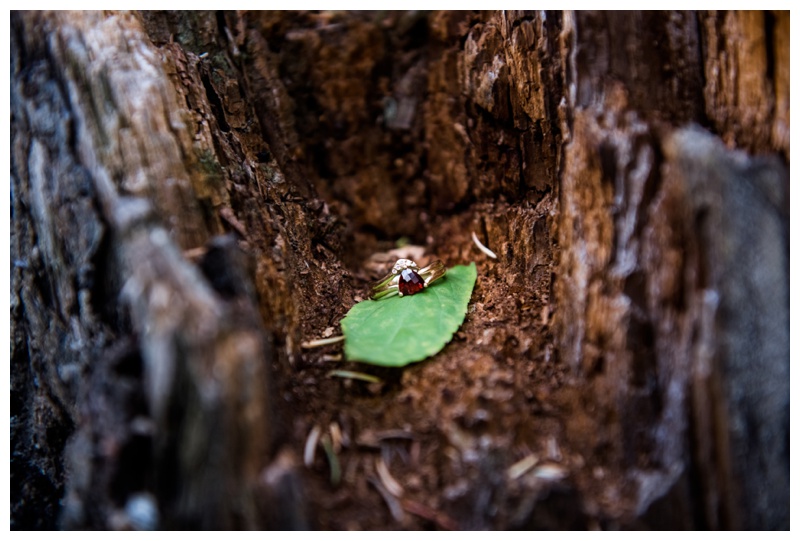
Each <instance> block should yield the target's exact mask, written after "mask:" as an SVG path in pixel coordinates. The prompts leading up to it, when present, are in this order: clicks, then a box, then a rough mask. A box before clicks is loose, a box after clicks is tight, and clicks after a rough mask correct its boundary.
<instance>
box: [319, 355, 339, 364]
mask: <svg viewBox="0 0 800 541" xmlns="http://www.w3.org/2000/svg"><path fill="white" fill-rule="evenodd" d="M320 360H321V361H323V362H339V361H341V360H342V354H341V353H337V354H336V355H329V354H327V353H326V354H325V355H323V356H322V357H320Z"/></svg>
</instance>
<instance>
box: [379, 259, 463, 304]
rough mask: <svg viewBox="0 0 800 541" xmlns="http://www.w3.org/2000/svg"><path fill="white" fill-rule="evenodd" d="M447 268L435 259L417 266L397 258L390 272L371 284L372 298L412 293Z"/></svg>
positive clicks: (442, 274)
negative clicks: (426, 264) (428, 263)
mask: <svg viewBox="0 0 800 541" xmlns="http://www.w3.org/2000/svg"><path fill="white" fill-rule="evenodd" d="M446 272H447V269H445V268H444V263H442V261H441V260H439V259H437V260H436V261H434V262H433V263H431V264H430V265H428V266H427V267H423V268H421V269H420V268H419V266H418V265H417V264H416V263H414V262H413V261H411V260H410V259H398V260H397V263H395V264H394V267H392V272H390V273H389V274H387V275H386V276H384V277H383V278H381V279H380V280H378V282H377V283H375V285H374V286H372V297H371V298H372V299H373V300H376V301H377V300H380V299H385V298H387V297H391V296H393V295H400V296H401V297H403V296H405V295H414V294H415V293H419V292H420V291H422V290H423V289H424V288H426V287H428V286H429V285H431V284H432V283H433V282H435V281H436V280H438V279H439V278H441V277H442V276H444V274H445V273H446Z"/></svg>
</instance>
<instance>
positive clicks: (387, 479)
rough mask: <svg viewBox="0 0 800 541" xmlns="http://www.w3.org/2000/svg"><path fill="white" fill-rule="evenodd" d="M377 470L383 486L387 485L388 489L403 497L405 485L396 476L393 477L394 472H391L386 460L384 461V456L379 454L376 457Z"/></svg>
mask: <svg viewBox="0 0 800 541" xmlns="http://www.w3.org/2000/svg"><path fill="white" fill-rule="evenodd" d="M375 471H377V472H378V477H380V479H381V482H382V483H383V486H385V487H386V490H388V491H389V492H391V493H392V495H393V496H396V497H398V498H402V497H403V492H404V490H403V487H402V486H401V485H400V483H398V482H397V480H396V479H395V478H394V477H392V474H391V473H390V472H389V468H388V467H387V466H386V462H384V461H383V457H380V456H379V457H377V458H376V459H375Z"/></svg>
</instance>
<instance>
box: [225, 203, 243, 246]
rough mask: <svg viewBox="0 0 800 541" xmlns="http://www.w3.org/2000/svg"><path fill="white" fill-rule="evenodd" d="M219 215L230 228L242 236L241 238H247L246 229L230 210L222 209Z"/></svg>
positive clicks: (228, 208) (227, 208)
mask: <svg viewBox="0 0 800 541" xmlns="http://www.w3.org/2000/svg"><path fill="white" fill-rule="evenodd" d="M219 215H220V216H222V217H223V218H224V219H225V221H226V222H228V223H229V224H230V225H231V227H233V228H234V229H235V230H236V231H237V232H238V233H239V234H240V235H241V236H242V238H245V239H246V238H247V229H246V228H245V227H244V224H243V223H242V222H240V221H239V218H237V217H236V214H234V212H233V209H232V208H230V207H222V208H221V209H219Z"/></svg>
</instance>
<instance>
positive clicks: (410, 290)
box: [397, 269, 425, 295]
mask: <svg viewBox="0 0 800 541" xmlns="http://www.w3.org/2000/svg"><path fill="white" fill-rule="evenodd" d="M423 287H425V281H424V280H423V279H422V277H421V276H420V275H419V274H417V273H416V272H414V271H413V270H411V269H405V270H404V271H403V272H401V273H400V280H399V281H398V282H397V289H399V290H400V294H401V295H413V294H414V293H419V292H420V291H422V288H423Z"/></svg>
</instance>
